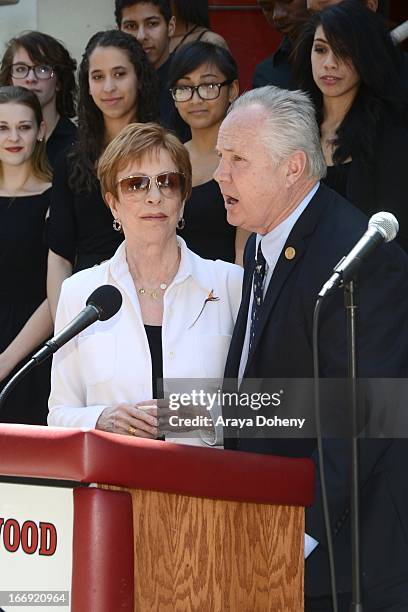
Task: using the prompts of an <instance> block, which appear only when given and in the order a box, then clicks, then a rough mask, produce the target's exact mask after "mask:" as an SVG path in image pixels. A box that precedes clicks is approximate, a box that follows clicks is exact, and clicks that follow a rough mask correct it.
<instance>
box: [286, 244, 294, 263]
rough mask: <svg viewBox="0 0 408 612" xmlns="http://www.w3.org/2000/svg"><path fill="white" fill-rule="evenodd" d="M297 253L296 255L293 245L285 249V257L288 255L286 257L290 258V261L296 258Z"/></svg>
mask: <svg viewBox="0 0 408 612" xmlns="http://www.w3.org/2000/svg"><path fill="white" fill-rule="evenodd" d="M295 255H296V251H295V249H294V248H293V247H287V248H286V249H285V257H286V259H289V261H290V260H291V259H294V258H295Z"/></svg>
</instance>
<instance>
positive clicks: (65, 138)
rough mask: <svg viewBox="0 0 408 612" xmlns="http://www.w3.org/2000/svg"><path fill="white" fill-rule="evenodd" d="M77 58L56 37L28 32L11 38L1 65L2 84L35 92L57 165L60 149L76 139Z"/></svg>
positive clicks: (50, 154) (52, 161)
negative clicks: (72, 119) (74, 119)
mask: <svg viewBox="0 0 408 612" xmlns="http://www.w3.org/2000/svg"><path fill="white" fill-rule="evenodd" d="M75 70H76V61H75V60H74V59H73V58H72V57H71V56H70V54H69V52H68V51H67V49H66V48H65V47H64V46H63V45H62V44H61V43H60V42H59V41H58V40H56V39H55V38H53V37H52V36H49V35H48V34H43V33H42V32H36V31H27V32H23V33H22V34H20V35H19V36H16V37H15V38H12V39H11V40H10V41H9V42H8V43H7V47H6V51H5V53H4V55H3V59H2V62H1V68H0V85H14V86H20V87H24V88H25V89H29V90H31V91H33V92H34V93H35V94H36V96H37V97H38V99H39V101H40V104H41V109H42V113H43V116H44V121H45V124H46V126H47V133H46V141H47V147H46V152H47V157H48V159H49V161H50V164H51V166H52V167H53V168H54V166H55V159H56V157H57V155H58V153H59V152H60V151H62V150H63V149H65V148H66V147H67V146H69V145H70V144H72V143H73V142H74V141H75V139H76V131H77V130H76V126H75V125H74V123H73V122H72V121H71V118H72V117H75V114H76V112H75V98H76V84H75Z"/></svg>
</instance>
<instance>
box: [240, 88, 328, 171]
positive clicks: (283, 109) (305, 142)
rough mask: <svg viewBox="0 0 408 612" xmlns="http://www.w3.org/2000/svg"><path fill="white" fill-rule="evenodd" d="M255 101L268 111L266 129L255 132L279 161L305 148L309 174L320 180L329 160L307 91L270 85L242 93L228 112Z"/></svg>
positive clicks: (255, 103) (252, 103)
mask: <svg viewBox="0 0 408 612" xmlns="http://www.w3.org/2000/svg"><path fill="white" fill-rule="evenodd" d="M252 105H260V106H262V107H263V108H264V110H265V112H266V122H265V131H264V133H263V134H257V135H256V136H255V135H254V136H255V137H256V138H260V140H262V142H264V144H265V145H266V146H267V147H268V148H269V149H270V151H271V154H272V156H273V158H274V159H275V160H276V162H277V163H280V162H281V161H283V160H285V159H287V158H288V157H289V156H290V155H291V154H292V153H294V152H295V151H303V152H304V153H305V154H306V158H307V172H308V178H309V179H311V178H315V179H317V180H319V179H321V178H322V177H323V176H325V174H326V161H325V159H324V156H323V152H322V148H321V145H320V134H319V128H318V125H317V121H316V114H315V109H314V106H313V103H312V101H311V100H310V98H309V96H308V95H307V94H306V93H304V92H303V91H299V90H298V91H289V90H287V89H281V88H280V87H273V86H272V85H267V86H266V87H259V88H258V89H252V90H251V91H247V92H246V93H244V94H242V96H240V97H239V98H237V99H236V100H235V102H233V103H232V104H231V106H230V108H229V111H228V112H229V113H231V112H233V111H235V110H238V109H240V108H245V107H248V106H252Z"/></svg>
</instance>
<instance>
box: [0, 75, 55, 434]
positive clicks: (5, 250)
mask: <svg viewBox="0 0 408 612" xmlns="http://www.w3.org/2000/svg"><path fill="white" fill-rule="evenodd" d="M45 132H46V127H45V123H44V120H43V116H42V112H41V106H40V102H39V100H38V98H37V96H36V95H35V94H34V93H32V92H31V91H28V90H27V89H24V88H22V87H10V86H6V87H0V254H1V256H0V277H1V279H2V287H3V289H2V290H1V299H0V380H1V379H3V378H4V377H6V376H7V375H8V374H10V372H11V370H13V369H14V368H15V367H16V366H17V367H20V366H21V365H22V364H21V363H19V362H20V361H21V360H22V359H23V358H24V357H25V355H26V354H27V352H31V351H33V350H34V349H35V348H36V347H37V345H38V344H39V343H40V342H41V341H42V340H43V339H44V338H46V337H47V335H48V334H50V332H51V329H52V326H51V320H50V317H49V315H48V303H47V299H46V273H47V272H46V271H47V249H46V245H45V241H44V228H45V223H46V215H47V211H48V208H49V203H50V191H51V189H50V188H51V169H50V167H49V165H48V162H47V158H46V154H45ZM21 330H23V331H22V333H21V334H20V331H21ZM17 335H20V340H19V342H13V341H14V340H15V338H16V336H17ZM49 367H50V364H43V365H41V366H39V367H38V368H35V369H34V370H33V371H32V372H30V373H29V374H28V375H27V376H26V378H25V379H24V380H23V381H22V383H21V384H20V385H19V386H18V387H16V389H15V390H14V391H13V393H12V394H11V395H10V396H9V397H8V399H7V401H6V403H5V405H4V407H3V410H2V412H1V414H0V421H2V422H11V423H28V424H43V425H44V424H45V423H46V414H47V400H48V395H49Z"/></svg>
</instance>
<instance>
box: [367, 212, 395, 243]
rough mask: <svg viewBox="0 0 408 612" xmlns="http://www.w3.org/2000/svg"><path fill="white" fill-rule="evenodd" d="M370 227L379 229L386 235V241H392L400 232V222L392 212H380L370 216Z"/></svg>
mask: <svg viewBox="0 0 408 612" xmlns="http://www.w3.org/2000/svg"><path fill="white" fill-rule="evenodd" d="M368 227H374V228H375V229H377V230H378V231H379V232H380V233H381V234H382V235H383V236H384V241H385V242H390V241H391V240H394V238H395V237H396V235H397V234H398V230H399V223H398V221H397V219H396V218H395V217H394V215H393V214H392V213H390V212H378V213H375V215H373V216H372V217H371V218H370V220H369V222H368Z"/></svg>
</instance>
